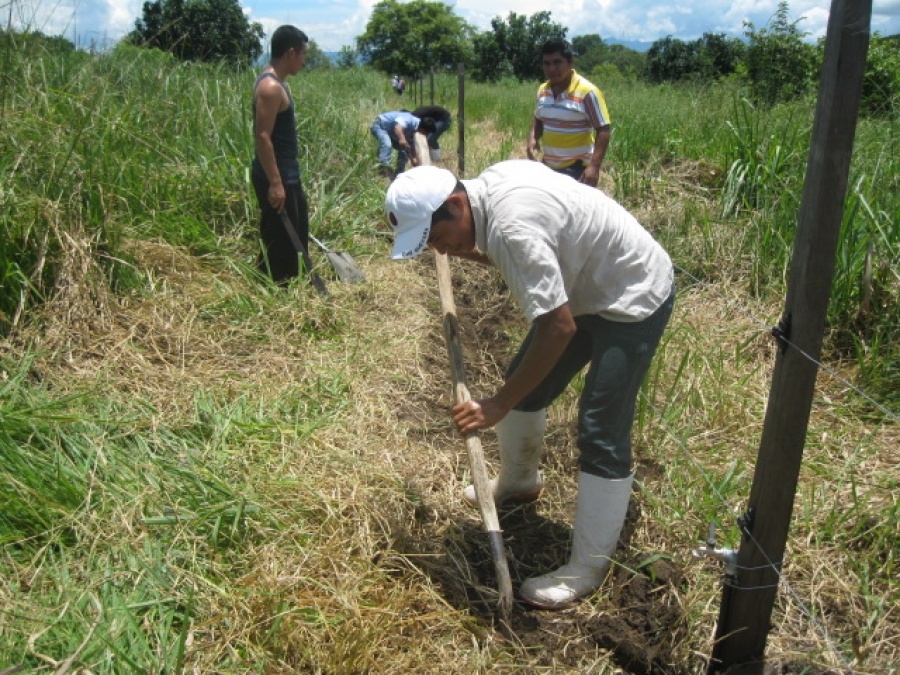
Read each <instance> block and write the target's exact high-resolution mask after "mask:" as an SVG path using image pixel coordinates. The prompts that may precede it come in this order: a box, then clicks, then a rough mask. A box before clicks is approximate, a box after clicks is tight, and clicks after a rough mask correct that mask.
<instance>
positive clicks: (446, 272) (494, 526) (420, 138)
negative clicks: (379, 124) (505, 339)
mask: <svg viewBox="0 0 900 675" xmlns="http://www.w3.org/2000/svg"><path fill="white" fill-rule="evenodd" d="M415 142H416V145H415V148H416V154H417V155H418V157H419V162H420V164H422V165H429V164H431V155H430V153H429V150H428V141H427V139H426V138H425V136H424V135H423V134H418V133H417V134H416V137H415ZM434 267H435V272H436V273H437V278H438V291H439V292H440V296H441V312H442V313H443V316H444V339H445V341H446V343H447V352H448V355H449V357H450V374H451V376H452V377H453V390H454V398H455V400H456V403H464V402H466V401H470V400H472V397H471V396H470V394H469V388H468V387H467V386H466V367H465V364H464V362H463V357H462V344H461V343H460V339H459V320H458V319H457V316H456V302H455V301H454V300H453V281H452V279H451V277H450V262H449V261H448V260H447V256H446V254H444V253H438V252H437V251H435V253H434ZM466 452H467V454H468V455H469V469H470V470H471V471H472V482H473V483H474V484H475V498H476V499H477V500H478V511H479V512H480V513H481V522H482V523H483V524H484V529H485V531H486V532H487V535H488V543H489V544H490V547H491V557H492V558H493V559H494V573H495V574H496V575H497V590H498V591H499V593H500V599H499V602H498V603H497V606H498V609H499V610H500V618H501V619H502V620H503V621H505V622H506V623H507V625H508V624H509V620H510V618H511V616H512V608H513V589H512V579H511V578H510V576H509V564H508V563H507V561H506V548H505V547H504V546H503V533H502V531H501V530H500V519H499V517H498V516H497V506H496V505H495V504H494V492H493V490H492V489H491V483H490V480H489V479H488V473H487V467H486V466H485V463H484V450H483V449H482V447H481V439H480V438H479V436H478V434H477V433H471V434H466Z"/></svg>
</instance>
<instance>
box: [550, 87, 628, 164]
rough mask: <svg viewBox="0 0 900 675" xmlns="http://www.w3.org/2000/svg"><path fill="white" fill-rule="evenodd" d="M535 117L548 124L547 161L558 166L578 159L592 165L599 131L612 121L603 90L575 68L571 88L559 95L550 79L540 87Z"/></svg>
mask: <svg viewBox="0 0 900 675" xmlns="http://www.w3.org/2000/svg"><path fill="white" fill-rule="evenodd" d="M534 116H535V117H537V118H538V119H539V120H540V121H541V122H542V123H543V125H544V134H543V136H542V138H541V146H542V147H543V149H544V164H547V165H548V166H550V167H551V168H554V169H561V168H563V167H566V166H569V165H571V164H574V163H575V162H576V161H578V160H581V161H582V162H583V163H584V164H589V163H590V160H591V155H592V154H593V152H594V138H595V136H596V131H595V130H596V129H599V128H600V127H605V126H606V125H608V124H609V123H610V119H609V112H608V111H607V109H606V100H605V99H604V98H603V94H602V93H601V91H600V90H599V89H598V88H597V87H595V86H594V85H593V84H591V83H590V82H589V81H588V80H586V79H585V78H583V77H581V76H580V75H579V74H578V73H577V72H575V71H574V70H573V71H572V81H571V82H570V83H569V88H568V89H567V90H566V91H564V92H562V93H561V94H560V95H559V96H558V97H556V96H554V95H553V91H552V90H551V89H550V83H549V82H544V84H542V85H541V86H540V88H539V89H538V94H537V109H536V110H535V112H534Z"/></svg>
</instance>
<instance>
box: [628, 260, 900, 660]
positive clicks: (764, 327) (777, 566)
mask: <svg viewBox="0 0 900 675" xmlns="http://www.w3.org/2000/svg"><path fill="white" fill-rule="evenodd" d="M675 268H676V269H677V270H678V271H679V272H681V273H682V274H684V275H685V276H687V277H689V278H690V279H692V280H693V281H694V282H695V283H696V284H697V285H699V286H702V287H703V288H704V289H706V290H709V291H710V292H711V293H712V294H713V295H715V296H717V297H718V298H719V299H721V300H722V301H723V302H724V303H725V304H726V306H727V307H729V308H730V309H733V310H735V311H737V312H739V313H740V314H743V315H744V316H746V317H748V318H749V319H751V320H752V321H753V322H754V323H756V324H757V325H759V326H760V334H762V333H767V334H772V333H773V330H772V328H771V327H770V325H771V322H766V321H765V320H763V319H762V318H760V317H758V316H757V315H755V314H754V313H753V312H752V311H750V310H749V309H747V308H746V307H744V306H743V305H742V304H741V303H739V302H737V301H735V300H732V299H731V298H728V297H727V296H725V295H724V294H723V293H721V292H720V291H719V290H718V289H716V288H715V287H714V286H713V285H712V284H709V283H707V282H705V281H703V280H701V279H699V278H697V277H696V276H694V275H693V274H691V273H690V272H688V271H687V270H685V269H684V268H682V267H680V266H678V265H677V264H676V265H675ZM778 337H779V339H781V340H782V341H783V342H784V343H785V344H787V345H789V346H790V347H792V348H794V349H796V350H797V352H798V353H799V354H800V355H802V356H803V357H805V358H806V359H808V360H809V361H811V362H812V363H813V364H815V365H816V366H817V367H818V368H821V369H822V370H824V371H825V372H827V373H828V374H829V375H830V376H831V377H833V378H834V379H836V380H838V381H839V382H841V383H843V384H844V385H845V386H847V387H848V388H849V389H851V390H852V391H854V392H855V393H856V394H858V395H859V396H861V397H862V398H864V399H865V400H866V401H868V402H869V403H871V404H872V405H874V406H875V407H876V408H877V409H878V410H880V411H882V412H883V413H884V414H885V415H886V416H887V417H889V418H891V419H893V420H894V421H900V418H898V415H897V414H896V413H894V412H893V411H892V410H890V409H889V408H887V407H886V406H885V405H883V404H881V403H879V402H878V401H877V400H875V398H874V397H873V396H871V395H869V394H868V393H867V392H865V391H863V390H862V389H861V388H859V387H857V386H855V385H854V384H853V383H851V382H849V381H847V380H846V378H844V377H842V376H841V375H840V374H839V373H837V372H836V371H835V370H834V369H832V368H830V367H828V366H827V365H825V364H824V363H822V362H821V361H819V360H817V359H815V358H813V357H812V356H811V355H810V354H808V353H806V352H805V351H804V350H803V349H801V348H800V347H798V346H797V345H796V344H794V343H793V342H791V341H790V340H789V339H786V338H784V337H783V336H782V335H779V336H778ZM641 398H642V400H643V401H644V403H645V404H646V405H647V407H648V408H649V409H650V410H652V411H653V412H654V414H655V416H656V417H657V419H658V421H659V424H660V426H661V428H662V429H663V430H664V431H665V432H666V434H668V435H669V436H670V437H671V438H672V439H673V440H674V441H675V443H676V446H677V447H679V448H680V449H681V451H682V452H683V453H684V455H685V456H686V457H687V458H688V459H689V461H690V462H691V463H692V464H693V465H694V466H695V468H696V469H697V471H698V473H699V474H700V476H701V477H702V478H703V479H704V480H705V481H706V483H707V484H708V485H709V487H710V489H711V490H712V492H713V493H714V494H715V495H716V497H717V498H718V499H719V501H720V503H721V504H722V506H723V507H724V508H725V509H726V510H727V511H729V512H730V513H731V514H732V515H733V516H734V517H735V518H737V517H738V515H739V514H740V509H739V508H736V507H733V506H732V505H731V504H729V502H728V499H727V498H726V497H725V496H724V495H723V494H722V492H721V491H720V490H719V488H718V486H717V485H716V482H715V481H714V480H713V478H712V476H711V475H710V474H709V472H707V471H706V469H705V468H704V466H703V465H702V464H701V462H700V461H699V460H698V459H697V457H696V456H695V455H694V454H693V453H692V452H691V451H690V449H689V448H688V447H687V445H686V443H685V442H684V440H682V438H681V437H680V436H678V435H677V434H676V433H675V432H674V430H673V429H672V428H671V427H669V425H668V424H667V423H666V422H665V418H664V415H663V414H662V411H660V410H659V409H658V408H657V407H656V406H655V405H653V403H652V402H651V401H650V400H649V398H648V397H647V396H646V394H644V393H643V392H641ZM742 533H743V534H744V536H746V537H747V539H748V540H749V541H750V542H751V543H752V544H753V545H754V546H755V547H756V549H757V551H758V552H759V554H760V555H761V556H762V558H763V559H764V560H765V562H766V564H765V565H762V566H759V567H757V568H754V569H763V568H768V569H771V570H772V571H773V572H774V573H775V575H776V578H777V579H778V584H776V585H782V586H783V587H784V588H785V590H786V591H787V593H788V594H789V595H790V596H791V597H792V598H793V600H794V602H795V603H796V604H797V606H798V608H799V609H800V611H801V613H802V614H803V615H804V616H806V618H807V619H808V621H809V622H810V624H811V625H812V626H813V628H814V630H815V631H816V632H817V633H818V634H819V636H820V637H821V639H822V640H823V641H824V643H825V644H826V645H827V646H828V649H829V650H830V651H831V653H832V654H833V655H834V656H835V657H836V658H837V659H838V660H839V662H840V663H841V665H842V667H843V668H844V669H845V670H846V671H847V672H848V673H851V674H853V675H855V673H856V671H855V669H854V667H853V665H852V664H851V663H850V662H849V661H848V660H847V659H846V658H845V657H844V655H843V654H842V653H841V651H840V650H839V649H838V647H837V646H836V645H835V643H834V642H833V641H832V639H831V637H830V636H829V635H828V630H827V628H826V627H825V625H824V624H823V623H822V622H821V621H820V620H819V619H818V618H817V617H816V616H815V613H814V612H813V611H812V610H811V609H810V608H809V607H808V606H807V604H806V603H805V602H804V600H803V598H801V597H800V594H799V593H798V592H797V591H796V590H795V589H794V588H793V586H792V585H791V584H790V582H789V581H788V579H787V577H786V576H785V574H784V572H783V571H782V569H781V565H782V563H781V562H778V563H775V562H773V561H772V560H771V558H770V557H769V555H768V554H767V553H766V551H765V550H764V549H763V547H762V545H761V544H760V543H759V542H758V541H757V540H756V539H755V538H754V537H753V534H752V533H751V532H749V531H748V530H746V529H743V528H742ZM737 569H741V568H740V567H737ZM758 588H771V586H763V587H758ZM744 590H755V589H746V588H745V589H744Z"/></svg>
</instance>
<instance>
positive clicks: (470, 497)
mask: <svg viewBox="0 0 900 675" xmlns="http://www.w3.org/2000/svg"><path fill="white" fill-rule="evenodd" d="M546 428H547V411H546V410H538V411H536V412H519V411H518V410H511V411H509V414H507V415H506V417H504V418H503V419H502V420H500V421H499V422H498V423H497V426H496V427H495V429H496V431H497V442H498V443H499V444H500V473H499V475H498V476H497V477H496V478H492V479H491V489H492V490H493V491H494V503H495V504H496V505H497V506H500V505H501V504H503V503H504V502H514V503H517V504H524V503H527V502H533V501H535V500H536V499H537V498H538V497H539V496H540V494H541V488H542V487H543V485H544V481H543V479H542V478H541V473H540V471H538V465H539V464H540V462H541V452H543V450H544V430H545V429H546ZM463 499H464V500H465V501H466V503H468V504H469V506H475V507H477V506H478V500H477V499H476V498H475V486H474V485H470V486H468V487H467V488H466V489H465V490H463Z"/></svg>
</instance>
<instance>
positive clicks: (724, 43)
mask: <svg viewBox="0 0 900 675" xmlns="http://www.w3.org/2000/svg"><path fill="white" fill-rule="evenodd" d="M697 51H698V53H699V64H698V65H699V66H700V68H701V72H700V75H701V76H702V77H704V78H719V77H726V76H728V75H731V74H732V73H734V72H735V71H737V68H738V66H739V65H740V64H741V63H743V60H744V51H745V48H744V43H743V42H741V41H740V40H738V39H737V38H733V37H728V36H727V35H725V34H724V33H704V34H703V37H701V38H700V39H699V40H698V41H697Z"/></svg>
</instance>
